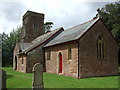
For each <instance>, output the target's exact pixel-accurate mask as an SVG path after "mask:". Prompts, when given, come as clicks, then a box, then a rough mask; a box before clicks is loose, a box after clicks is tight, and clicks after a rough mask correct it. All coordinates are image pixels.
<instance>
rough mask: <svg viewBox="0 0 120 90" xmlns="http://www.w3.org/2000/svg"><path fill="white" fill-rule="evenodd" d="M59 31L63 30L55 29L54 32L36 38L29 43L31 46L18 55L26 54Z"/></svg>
mask: <svg viewBox="0 0 120 90" xmlns="http://www.w3.org/2000/svg"><path fill="white" fill-rule="evenodd" d="M59 30H63V28H62V27H60V28H57V29H55V30H53V31H51V32H48V33H45V34H43V35H41V36H39V37H37V38H36V39H35V40H33V41H32V42H31V45H30V46H29V47H27V48H24V50H23V51H22V52H21V53H19V54H23V53H27V52H29V51H31V50H33V49H34V48H35V47H37V46H39V45H41V44H43V43H45V41H46V40H48V39H49V38H50V37H52V36H53V35H54V34H55V33H57V32H58V31H59Z"/></svg>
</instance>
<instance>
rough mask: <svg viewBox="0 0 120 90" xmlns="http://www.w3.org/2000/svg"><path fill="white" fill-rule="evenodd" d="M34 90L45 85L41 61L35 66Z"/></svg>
mask: <svg viewBox="0 0 120 90" xmlns="http://www.w3.org/2000/svg"><path fill="white" fill-rule="evenodd" d="M32 88H33V90H36V89H38V88H44V86H43V66H42V64H40V63H36V64H35V65H34V67H33V83H32Z"/></svg>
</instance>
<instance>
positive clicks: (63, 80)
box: [3, 67, 120, 88]
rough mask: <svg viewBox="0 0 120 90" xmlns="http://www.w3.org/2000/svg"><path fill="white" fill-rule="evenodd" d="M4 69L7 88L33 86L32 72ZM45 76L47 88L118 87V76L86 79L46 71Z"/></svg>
mask: <svg viewBox="0 0 120 90" xmlns="http://www.w3.org/2000/svg"><path fill="white" fill-rule="evenodd" d="M3 69H4V70H5V71H6V72H7V88H31V87H32V73H20V72H17V71H13V70H12V68H10V67H4V68H3ZM119 70H120V68H119ZM43 76H44V87H45V88H118V76H108V77H93V78H84V79H74V78H72V77H67V76H61V75H56V74H48V73H44V75H43ZM119 78H120V76H119Z"/></svg>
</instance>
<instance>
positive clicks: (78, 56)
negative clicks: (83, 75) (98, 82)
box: [77, 41, 80, 79]
mask: <svg viewBox="0 0 120 90" xmlns="http://www.w3.org/2000/svg"><path fill="white" fill-rule="evenodd" d="M77 43H78V79H79V67H80V62H79V61H80V60H79V59H80V56H79V54H80V52H79V50H80V49H79V45H80V44H79V41H78V42H77Z"/></svg>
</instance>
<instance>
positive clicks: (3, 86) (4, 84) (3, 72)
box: [2, 70, 6, 89]
mask: <svg viewBox="0 0 120 90" xmlns="http://www.w3.org/2000/svg"><path fill="white" fill-rule="evenodd" d="M2 89H6V71H4V70H2Z"/></svg>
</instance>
